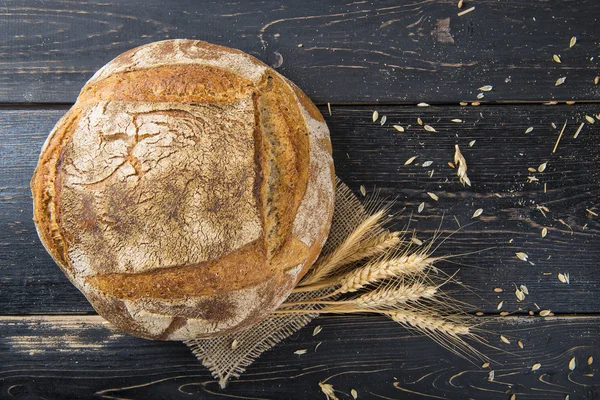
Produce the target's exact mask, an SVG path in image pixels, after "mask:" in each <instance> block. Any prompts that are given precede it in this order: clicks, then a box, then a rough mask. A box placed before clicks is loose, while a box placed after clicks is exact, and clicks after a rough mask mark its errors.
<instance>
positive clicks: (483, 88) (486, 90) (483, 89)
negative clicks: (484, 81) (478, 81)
mask: <svg viewBox="0 0 600 400" xmlns="http://www.w3.org/2000/svg"><path fill="white" fill-rule="evenodd" d="M493 88H494V87H493V86H492V85H485V86H482V87H480V88H479V89H478V90H481V91H482V92H491V91H492V89H493Z"/></svg>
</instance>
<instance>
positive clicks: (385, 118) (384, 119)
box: [379, 115, 387, 126]
mask: <svg viewBox="0 0 600 400" xmlns="http://www.w3.org/2000/svg"><path fill="white" fill-rule="evenodd" d="M385 121H387V116H385V115H384V116H383V117H381V121H380V122H379V123H380V124H381V125H382V126H383V125H384V124H385Z"/></svg>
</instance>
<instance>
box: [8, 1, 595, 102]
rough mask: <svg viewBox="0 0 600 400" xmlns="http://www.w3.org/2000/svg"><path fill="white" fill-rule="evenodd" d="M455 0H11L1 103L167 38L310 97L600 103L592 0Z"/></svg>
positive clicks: (51, 95) (56, 87)
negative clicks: (223, 52)
mask: <svg viewBox="0 0 600 400" xmlns="http://www.w3.org/2000/svg"><path fill="white" fill-rule="evenodd" d="M456 3H457V1H456V0H443V1H438V0H423V1H417V2H408V1H405V2H397V1H393V0H385V1H377V2H367V1H354V2H352V1H348V2H339V1H334V0H327V1H322V0H318V1H315V0H309V1H302V2H286V3H281V2H279V1H275V0H266V1H253V2H222V1H218V0H203V1H201V2H198V1H194V0H185V1H176V0H148V1H145V2H144V4H143V6H140V3H139V2H131V1H125V0H115V1H109V2H106V1H92V2H83V1H72V0H46V1H39V0H9V1H6V2H4V3H3V7H2V12H1V13H0V33H1V36H2V38H3V40H2V42H1V43H0V53H1V55H0V58H1V60H2V62H0V101H1V102H19V103H20V102H33V103H41V102H48V103H52V102H73V101H74V100H75V98H76V96H77V94H78V93H79V90H80V89H81V87H82V86H83V84H84V82H85V81H86V80H87V79H89V78H90V77H91V76H92V74H93V73H94V72H95V71H96V70H97V69H98V68H100V67H101V66H102V65H104V64H105V63H106V62H108V61H109V60H110V59H112V58H113V57H115V56H117V55H118V54H120V53H122V52H124V51H126V50H128V49H130V48H132V47H135V46H138V45H141V44H144V43H149V42H152V41H157V40H162V39H173V38H188V39H202V40H206V41H210V42H214V43H218V44H223V45H227V46H232V47H235V48H239V49H242V50H244V51H246V52H248V53H250V54H252V55H254V56H256V57H258V58H259V59H261V60H262V61H264V62H266V63H267V64H269V65H272V66H274V67H276V68H278V70H279V71H280V72H281V73H283V74H284V75H285V76H286V77H288V78H290V79H291V80H293V81H294V82H296V83H297V84H298V85H299V86H300V87H301V88H302V89H304V90H305V91H306V92H307V94H308V95H309V96H310V97H312V98H313V100H315V101H317V102H332V103H340V102H343V103H349V102H352V103H356V102H388V103H389V102H419V101H427V102H432V103H433V102H436V103H441V102H458V101H460V100H474V99H475V97H476V95H477V93H478V92H479V91H478V90H477V88H479V87H480V86H483V85H493V86H494V90H493V91H492V92H490V93H486V97H485V99H484V100H485V101H491V102H497V101H514V100H519V101H526V100H527V101H530V100H531V101H540V100H551V99H562V100H569V99H587V100H599V99H600V86H598V85H594V84H593V79H594V77H595V76H596V75H598V60H599V59H598V52H597V41H598V30H597V24H598V13H597V2H596V0H580V1H576V0H571V1H544V2H540V1H532V0H528V1H522V0H509V1H502V2H498V1H496V0H480V1H477V2H476V3H472V4H471V3H470V2H466V3H465V7H463V10H464V9H466V8H467V7H470V6H472V5H474V6H475V10H474V11H473V12H470V13H468V14H466V15H464V16H460V17H459V16H458V15H457V14H458V12H459V11H460V10H459V9H457V8H456ZM572 36H577V38H578V41H577V44H576V45H575V46H574V47H573V48H571V49H570V48H569V40H570V38H571V37H572ZM299 46H302V47H299ZM553 54H557V55H560V57H561V60H562V62H561V63H560V64H559V63H556V62H554V61H553V60H552V56H553ZM560 77H567V80H566V82H565V84H563V85H561V86H555V82H556V80H557V79H558V78H560ZM357 88H360V90H357Z"/></svg>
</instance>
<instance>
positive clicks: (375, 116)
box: [372, 111, 379, 122]
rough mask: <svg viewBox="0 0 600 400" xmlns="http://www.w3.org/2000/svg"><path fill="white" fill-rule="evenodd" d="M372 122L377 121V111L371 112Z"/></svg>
mask: <svg viewBox="0 0 600 400" xmlns="http://www.w3.org/2000/svg"><path fill="white" fill-rule="evenodd" d="M372 118H373V122H375V121H377V119H378V118H379V113H378V112H377V111H373V117H372Z"/></svg>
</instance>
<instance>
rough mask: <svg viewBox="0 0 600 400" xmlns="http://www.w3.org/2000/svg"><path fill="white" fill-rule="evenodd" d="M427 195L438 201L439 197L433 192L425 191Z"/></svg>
mask: <svg viewBox="0 0 600 400" xmlns="http://www.w3.org/2000/svg"><path fill="white" fill-rule="evenodd" d="M427 195H428V196H429V197H431V198H432V199H433V200H435V201H438V200H439V199H440V198H439V197H438V196H437V195H436V194H435V193H431V192H427Z"/></svg>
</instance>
